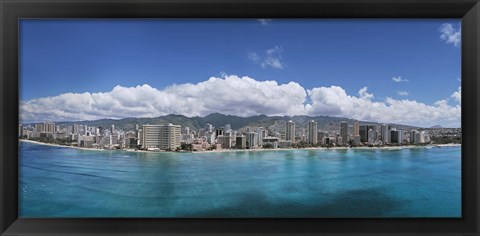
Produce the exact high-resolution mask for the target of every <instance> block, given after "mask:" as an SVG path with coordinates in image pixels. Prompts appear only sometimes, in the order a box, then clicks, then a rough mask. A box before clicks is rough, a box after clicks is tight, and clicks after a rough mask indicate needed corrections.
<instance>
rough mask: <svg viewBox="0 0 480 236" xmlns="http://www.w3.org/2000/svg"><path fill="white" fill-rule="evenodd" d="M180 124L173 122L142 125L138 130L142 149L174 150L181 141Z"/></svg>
mask: <svg viewBox="0 0 480 236" xmlns="http://www.w3.org/2000/svg"><path fill="white" fill-rule="evenodd" d="M180 132H181V126H180V125H173V124H164V125H143V126H142V130H141V131H140V133H141V135H140V137H141V139H140V143H141V148H142V149H145V150H147V149H161V150H175V149H177V148H179V147H180V143H181V133H180Z"/></svg>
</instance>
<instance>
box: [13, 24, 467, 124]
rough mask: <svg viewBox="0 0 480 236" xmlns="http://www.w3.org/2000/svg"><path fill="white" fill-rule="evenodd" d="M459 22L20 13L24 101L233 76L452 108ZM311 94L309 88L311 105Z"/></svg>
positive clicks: (377, 99)
mask: <svg viewBox="0 0 480 236" xmlns="http://www.w3.org/2000/svg"><path fill="white" fill-rule="evenodd" d="M445 24H448V26H449V27H450V30H448V29H447V31H445V29H444V28H445V26H446V25H445ZM452 27H453V28H452ZM459 27H460V20H456V19H429V20H411V19H409V20H333V19H332V20H328V19H324V20H321V19H318V20H287V19H284V20H281V19H274V20H268V21H260V20H256V19H242V20H213V19H212V20H173V19H170V20H22V21H21V22H20V81H21V101H22V102H25V103H26V102H29V101H34V100H35V99H37V100H38V99H41V98H46V97H55V96H59V95H61V94H65V93H85V92H88V93H107V92H110V91H112V89H113V88H114V87H116V86H120V87H122V88H133V87H135V86H138V85H144V84H146V85H148V86H150V87H152V88H154V89H157V90H159V91H163V90H165V89H166V88H167V87H168V86H171V85H173V84H177V85H182V84H186V83H192V84H197V83H201V82H205V81H208V80H209V78H210V77H218V78H222V77H225V76H229V75H236V76H238V77H239V78H242V77H244V76H247V77H249V78H253V79H254V80H255V81H267V80H272V81H276V82H277V83H278V84H288V83H289V82H291V81H293V82H296V83H298V84H299V85H300V86H301V87H303V88H304V89H305V90H306V91H307V90H310V89H313V88H318V87H331V86H338V87H341V88H342V89H343V90H344V91H345V92H346V94H348V95H351V96H357V97H358V96H360V95H358V94H359V90H360V89H362V88H364V87H368V93H370V94H373V95H374V96H373V98H371V99H370V100H371V101H372V102H385V101H386V99H387V98H391V99H395V100H410V101H416V102H419V103H423V104H427V105H432V104H434V103H436V102H438V101H440V100H444V99H446V102H447V104H448V105H449V106H455V99H453V98H451V95H452V93H454V92H455V91H457V89H458V87H459V86H460V82H459V78H460V76H461V75H460V63H461V61H460V45H458V42H457V44H455V42H456V41H455V40H456V38H455V35H454V34H455V33H458V34H459V32H456V31H458V29H459ZM442 30H443V31H442ZM452 31H453V32H452ZM442 32H443V33H444V36H443V38H442ZM445 34H446V35H445ZM394 77H395V78H396V80H397V81H398V80H400V81H401V82H395V81H394V80H393V78H394ZM399 77H400V78H401V79H399ZM311 99H312V98H311V96H309V95H308V91H307V96H306V98H305V102H304V103H305V104H307V103H309V102H310V101H311ZM160 106H161V104H160ZM205 112H207V111H205ZM173 113H182V112H179V111H174V112H173ZM254 113H255V112H254ZM334 113H335V112H334ZM192 114H193V113H192ZM195 114H196V113H195ZM272 114H273V113H272ZM334 115H341V114H336V113H335V114H334ZM88 117H91V116H88ZM46 118H48V117H46ZM49 118H50V119H56V118H55V117H49ZM63 118H65V119H66V117H63ZM63 118H62V117H57V120H61V119H63ZM117 118H121V116H119V117H117ZM367 118H368V117H367ZM439 122H440V121H439ZM458 122H459V121H458ZM458 122H457V123H458Z"/></svg>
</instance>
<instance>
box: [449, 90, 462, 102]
mask: <svg viewBox="0 0 480 236" xmlns="http://www.w3.org/2000/svg"><path fill="white" fill-rule="evenodd" d="M450 97H452V98H453V99H455V101H457V102H458V103H460V102H461V101H462V87H458V90H457V91H455V92H454V93H453V94H452V95H451V96H450Z"/></svg>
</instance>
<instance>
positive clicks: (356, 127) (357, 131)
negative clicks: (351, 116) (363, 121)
mask: <svg viewBox="0 0 480 236" xmlns="http://www.w3.org/2000/svg"><path fill="white" fill-rule="evenodd" d="M356 135H360V124H359V123H358V121H355V123H354V125H353V136H356Z"/></svg>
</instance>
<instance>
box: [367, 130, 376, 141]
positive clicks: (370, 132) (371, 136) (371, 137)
mask: <svg viewBox="0 0 480 236" xmlns="http://www.w3.org/2000/svg"><path fill="white" fill-rule="evenodd" d="M376 134H377V131H375V130H373V129H369V130H368V142H369V143H374V142H375V140H377V139H376Z"/></svg>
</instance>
